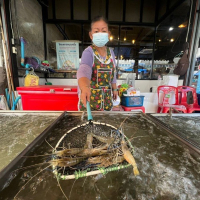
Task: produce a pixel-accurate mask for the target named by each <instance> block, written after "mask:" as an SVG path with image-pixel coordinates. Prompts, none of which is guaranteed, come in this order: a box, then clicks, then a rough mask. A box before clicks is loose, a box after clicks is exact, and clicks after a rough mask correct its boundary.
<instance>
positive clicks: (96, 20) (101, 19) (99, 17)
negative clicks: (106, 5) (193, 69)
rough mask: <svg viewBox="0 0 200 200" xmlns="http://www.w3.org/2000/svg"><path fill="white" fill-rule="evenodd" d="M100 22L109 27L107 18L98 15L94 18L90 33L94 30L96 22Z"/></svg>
mask: <svg viewBox="0 0 200 200" xmlns="http://www.w3.org/2000/svg"><path fill="white" fill-rule="evenodd" d="M98 21H104V22H105V23H106V24H107V25H108V20H107V19H106V18H105V17H103V16H100V15H98V16H96V17H94V18H93V19H92V21H91V25H90V31H91V30H92V25H93V24H94V23H95V22H98Z"/></svg>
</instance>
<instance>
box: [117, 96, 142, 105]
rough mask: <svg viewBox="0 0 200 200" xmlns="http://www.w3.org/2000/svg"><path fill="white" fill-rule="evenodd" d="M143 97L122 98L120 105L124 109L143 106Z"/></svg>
mask: <svg viewBox="0 0 200 200" xmlns="http://www.w3.org/2000/svg"><path fill="white" fill-rule="evenodd" d="M143 102H144V96H122V97H121V104H122V105H123V106H126V107H140V106H143Z"/></svg>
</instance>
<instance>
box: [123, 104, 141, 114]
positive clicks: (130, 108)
mask: <svg viewBox="0 0 200 200" xmlns="http://www.w3.org/2000/svg"><path fill="white" fill-rule="evenodd" d="M122 108H123V109H124V111H136V110H141V111H142V112H143V113H145V107H144V106H140V107H126V106H122Z"/></svg>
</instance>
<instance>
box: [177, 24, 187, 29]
mask: <svg viewBox="0 0 200 200" xmlns="http://www.w3.org/2000/svg"><path fill="white" fill-rule="evenodd" d="M178 27H179V28H185V27H186V25H184V24H180V25H179V26H178Z"/></svg>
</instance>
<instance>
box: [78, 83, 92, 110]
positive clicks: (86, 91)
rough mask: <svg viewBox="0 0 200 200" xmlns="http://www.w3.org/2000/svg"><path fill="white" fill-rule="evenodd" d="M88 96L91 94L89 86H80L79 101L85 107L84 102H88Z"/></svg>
mask: <svg viewBox="0 0 200 200" xmlns="http://www.w3.org/2000/svg"><path fill="white" fill-rule="evenodd" d="M90 96H91V91H90V87H89V86H83V87H82V88H81V96H80V98H81V102H82V103H83V105H84V106H85V107H86V103H87V101H89V102H90Z"/></svg>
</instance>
